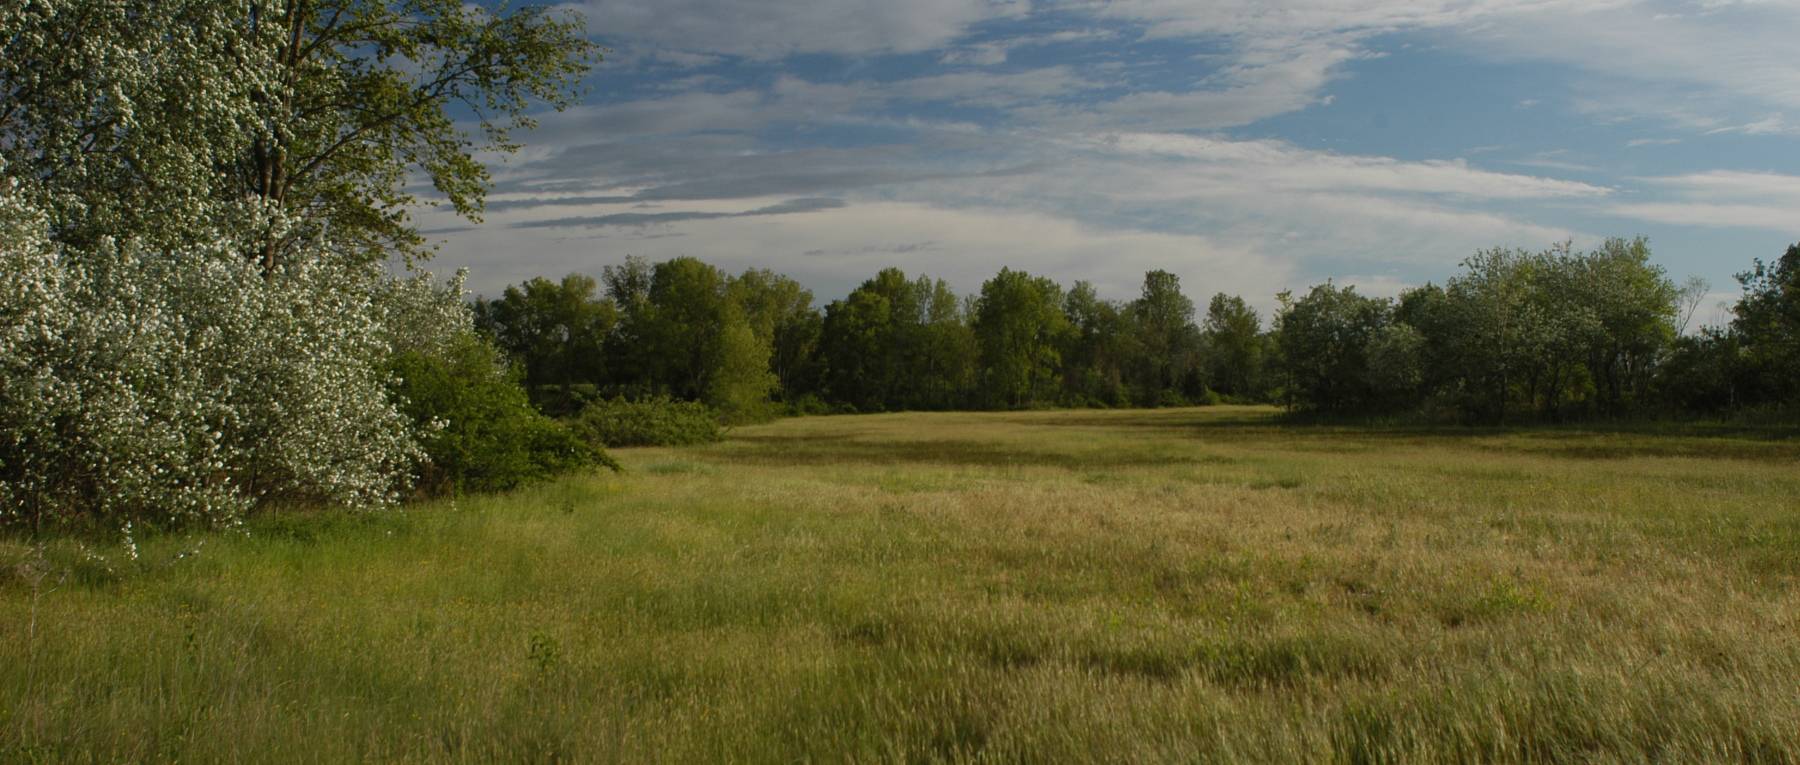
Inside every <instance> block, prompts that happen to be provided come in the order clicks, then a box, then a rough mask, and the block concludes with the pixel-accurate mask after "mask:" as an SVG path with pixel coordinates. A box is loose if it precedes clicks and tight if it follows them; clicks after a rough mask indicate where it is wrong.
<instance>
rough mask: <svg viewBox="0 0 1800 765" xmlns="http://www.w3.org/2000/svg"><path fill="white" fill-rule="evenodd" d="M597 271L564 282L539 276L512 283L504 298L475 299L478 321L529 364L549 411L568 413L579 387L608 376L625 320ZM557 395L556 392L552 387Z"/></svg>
mask: <svg viewBox="0 0 1800 765" xmlns="http://www.w3.org/2000/svg"><path fill="white" fill-rule="evenodd" d="M598 286H599V285H598V283H597V282H595V281H594V278H593V277H591V276H585V275H582V274H569V275H568V276H565V277H563V279H562V281H561V282H553V281H550V280H549V279H545V278H543V277H538V278H534V279H532V280H530V281H527V282H525V283H524V284H522V285H519V286H517V287H507V288H506V291H505V292H503V293H502V294H501V296H500V297H499V298H496V299H494V300H487V299H478V300H476V301H475V324H476V326H477V327H478V328H479V329H481V330H482V331H483V332H485V333H487V334H488V336H490V337H492V338H493V339H494V341H495V343H496V344H497V345H499V346H500V348H501V349H502V350H504V351H506V352H507V353H508V354H510V355H511V356H512V357H513V358H515V359H518V360H519V362H520V363H521V365H523V367H524V369H525V383H526V389H527V390H528V391H530V392H531V394H532V399H533V401H534V402H536V403H537V404H538V406H539V407H540V408H543V409H545V410H546V411H553V412H558V413H568V411H567V410H569V409H571V408H572V407H574V406H575V405H576V404H577V402H576V401H575V397H574V395H573V393H574V388H575V387H576V386H578V385H581V386H599V385H601V384H603V383H604V382H605V381H606V377H607V370H606V355H605V343H606V338H607V336H608V335H610V334H611V333H612V329H613V326H614V325H616V324H617V323H618V321H619V315H618V309H617V307H616V306H615V305H614V304H613V303H612V301H610V300H604V299H602V298H601V297H600V296H599V295H598V293H597V288H598ZM551 387H554V388H555V389H556V393H557V395H556V396H555V397H554V399H553V398H552V397H550V396H549V395H548V394H550V392H551V391H550V390H548V389H549V388H551Z"/></svg>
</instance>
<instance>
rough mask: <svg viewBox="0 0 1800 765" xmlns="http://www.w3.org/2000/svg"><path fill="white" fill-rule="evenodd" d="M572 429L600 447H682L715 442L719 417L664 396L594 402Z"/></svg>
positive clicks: (718, 435) (719, 434) (692, 403)
mask: <svg viewBox="0 0 1800 765" xmlns="http://www.w3.org/2000/svg"><path fill="white" fill-rule="evenodd" d="M575 427H576V429H577V430H578V431H579V432H580V433H581V435H582V436H583V437H585V438H587V439H588V440H589V441H590V442H591V443H594V444H599V445H603V446H614V447H622V446H685V445H689V444H704V443H711V442H714V441H718V440H719V439H721V438H723V437H724V435H723V433H722V432H721V431H720V428H719V413H718V412H717V411H715V410H713V409H712V408H711V407H709V406H707V405H705V404H701V403H699V402H695V401H676V400H674V399H672V398H669V397H668V396H658V397H655V398H646V399H639V400H636V401H627V400H625V399H623V398H614V399H611V400H608V401H596V402H594V403H592V404H589V405H588V407H587V409H585V410H582V412H581V416H580V417H579V418H577V419H576V420H575Z"/></svg>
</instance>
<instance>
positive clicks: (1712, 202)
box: [1607, 170, 1800, 235]
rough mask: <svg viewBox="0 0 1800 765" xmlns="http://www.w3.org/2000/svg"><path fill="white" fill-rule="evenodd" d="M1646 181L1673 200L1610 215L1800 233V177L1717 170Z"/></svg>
mask: <svg viewBox="0 0 1800 765" xmlns="http://www.w3.org/2000/svg"><path fill="white" fill-rule="evenodd" d="M1642 180H1643V181H1644V182H1645V183H1648V184H1649V185H1651V186H1652V187H1655V188H1658V189H1661V190H1662V191H1664V192H1665V193H1667V194H1668V195H1669V196H1670V197H1672V198H1671V199H1667V200H1654V201H1646V202H1627V203H1622V204H1617V205H1613V206H1611V207H1609V208H1607V210H1608V212H1611V213H1613V214H1614V215H1620V216H1623V217H1627V218H1634V219H1637V220H1644V221H1651V222H1655V223H1670V224H1679V225H1686V226H1707V227H1731V228H1754V229H1763V230H1766V231H1777V232H1781V233H1784V234H1790V235H1793V234H1800V176H1794V175H1781V174H1777V173H1746V172H1737V171H1724V170H1717V171H1711V172H1704V173H1690V174H1686V175H1673V176H1663V177H1656V178H1645V179H1642Z"/></svg>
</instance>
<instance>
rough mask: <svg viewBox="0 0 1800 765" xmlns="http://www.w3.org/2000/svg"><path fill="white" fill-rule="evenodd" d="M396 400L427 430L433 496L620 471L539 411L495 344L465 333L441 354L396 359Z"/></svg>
mask: <svg viewBox="0 0 1800 765" xmlns="http://www.w3.org/2000/svg"><path fill="white" fill-rule="evenodd" d="M393 366H394V375H395V378H396V382H395V390H394V394H395V398H396V400H397V402H398V403H399V405H400V408H401V410H402V411H404V412H405V413H406V414H407V415H409V416H411V417H412V418H413V419H414V421H415V422H417V423H419V424H420V425H421V427H422V429H423V430H424V432H425V435H424V436H423V437H422V438H421V439H420V441H421V445H422V446H424V448H425V452H426V455H427V457H428V458H429V463H428V464H427V465H426V466H425V467H424V468H423V469H422V474H421V475H420V477H419V482H418V488H419V490H420V491H422V492H425V493H430V494H439V493H444V492H451V491H493V490H500V489H509V488H512V487H514V486H518V485H519V484H521V483H524V482H527V481H530V480H534V479H539V478H545V477H549V476H551V475H554V474H556V473H560V472H564V471H567V470H572V469H576V468H583V467H592V466H595V465H605V466H607V467H610V468H613V469H615V470H617V469H618V465H617V463H614V462H613V461H612V459H611V458H610V457H608V456H607V455H606V452H605V451H603V450H602V449H600V448H599V447H597V446H595V445H593V444H592V443H590V442H589V441H587V440H585V439H583V438H581V437H579V436H578V435H577V434H576V433H575V432H574V431H573V430H571V429H570V428H569V427H568V426H566V425H564V424H563V423H560V422H557V421H556V420H552V419H550V418H548V417H545V416H543V415H542V414H539V413H538V411H537V410H536V409H533V408H532V406H531V402H530V400H529V399H528V398H527V396H526V395H525V389H524V388H523V387H521V386H520V385H519V381H518V380H517V379H516V376H515V375H514V374H513V373H511V372H510V371H509V370H508V369H507V368H506V367H505V366H503V364H502V362H501V361H500V357H499V353H498V351H496V350H495V349H494V347H493V346H491V345H489V344H488V343H487V342H486V341H484V340H482V339H481V338H480V337H478V336H476V335H474V334H473V333H466V334H464V335H463V336H462V337H460V338H458V339H457V340H456V341H455V342H453V343H451V344H450V345H449V347H448V348H446V349H445V350H444V351H442V352H441V353H439V354H425V353H420V352H416V351H409V352H405V353H401V354H399V355H397V356H396V357H395V358H394V360H393Z"/></svg>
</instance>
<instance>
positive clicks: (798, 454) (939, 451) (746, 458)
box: [725, 435, 1235, 470]
mask: <svg viewBox="0 0 1800 765" xmlns="http://www.w3.org/2000/svg"><path fill="white" fill-rule="evenodd" d="M725 453H726V454H727V455H728V456H729V459H730V460H731V461H732V462H737V463H742V464H748V465H801V466H823V465H952V466H969V467H1008V466H1022V467H1023V466H1045V467H1059V468H1065V469H1070V470H1094V469H1104V468H1123V467H1168V466H1177V465H1200V464H1209V463H1211V464H1216V463H1223V462H1233V461H1235V460H1232V459H1231V458H1228V457H1220V456H1217V455H1208V454H1195V453H1192V452H1191V451H1189V450H1185V449H1182V448H1181V445H1180V444H1172V443H1149V444H1144V445H1143V446H1138V447H1133V448H1126V449H1117V448H1113V449H1099V448H1079V447H1077V449H1074V450H1066V451H1059V450H1051V449H1033V448H1025V447H1020V446H1014V445H1007V444H1003V443H995V442H988V441H974V440H959V439H931V440H923V441H918V440H912V441H857V440H850V439H847V438H830V439H820V438H817V437H814V436H785V435H755V436H741V437H737V438H733V439H732V442H731V443H730V444H729V445H728V448H727V449H726V450H725Z"/></svg>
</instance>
